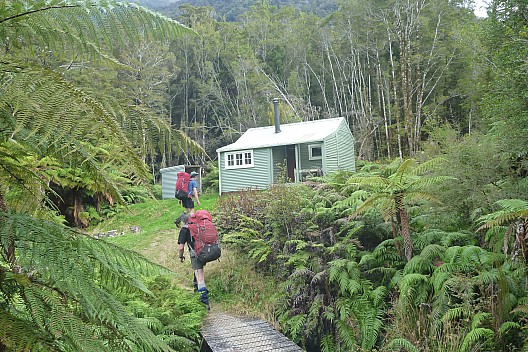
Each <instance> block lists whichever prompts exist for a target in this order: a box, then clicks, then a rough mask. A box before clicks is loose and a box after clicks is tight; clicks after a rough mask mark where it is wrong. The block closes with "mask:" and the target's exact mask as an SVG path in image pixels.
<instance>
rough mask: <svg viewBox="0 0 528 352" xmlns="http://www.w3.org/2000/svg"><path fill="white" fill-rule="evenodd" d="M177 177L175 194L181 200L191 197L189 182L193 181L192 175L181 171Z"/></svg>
mask: <svg viewBox="0 0 528 352" xmlns="http://www.w3.org/2000/svg"><path fill="white" fill-rule="evenodd" d="M177 176H178V178H177V179H176V194H175V195H174V196H175V197H176V198H178V199H179V200H184V199H187V198H189V182H190V181H191V175H189V174H188V173H186V172H185V171H180V172H178V174H177Z"/></svg>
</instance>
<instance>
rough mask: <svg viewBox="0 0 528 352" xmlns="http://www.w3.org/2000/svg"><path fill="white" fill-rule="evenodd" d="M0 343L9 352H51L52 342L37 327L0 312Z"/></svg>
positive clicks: (7, 313) (3, 311) (2, 311)
mask: <svg viewBox="0 0 528 352" xmlns="http://www.w3.org/2000/svg"><path fill="white" fill-rule="evenodd" d="M0 313H1V314H0V343H2V344H3V345H4V346H5V347H6V348H7V349H8V350H10V351H42V352H44V351H50V352H51V351H53V350H54V349H53V347H52V340H51V339H47V338H46V336H45V334H43V333H41V332H39V329H38V327H37V326H35V325H34V324H32V323H31V322H29V321H26V320H24V319H19V318H17V317H16V316H14V315H12V314H10V313H9V312H7V311H5V310H3V309H2V310H0Z"/></svg>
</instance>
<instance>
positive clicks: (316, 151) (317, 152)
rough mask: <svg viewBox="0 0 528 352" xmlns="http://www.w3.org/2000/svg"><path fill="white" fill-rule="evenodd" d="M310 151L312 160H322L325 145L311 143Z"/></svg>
mask: <svg viewBox="0 0 528 352" xmlns="http://www.w3.org/2000/svg"><path fill="white" fill-rule="evenodd" d="M308 151H309V152H310V160H320V159H322V158H323V145H322V144H312V145H309V146H308Z"/></svg>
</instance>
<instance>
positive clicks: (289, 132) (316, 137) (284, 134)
mask: <svg viewBox="0 0 528 352" xmlns="http://www.w3.org/2000/svg"><path fill="white" fill-rule="evenodd" d="M343 120H344V117H337V118H332V119H324V120H316V121H307V122H297V123H289V124H285V125H281V126H280V130H281V132H279V133H275V126H267V127H257V128H250V129H248V130H247V131H246V132H245V133H244V134H243V135H242V136H241V137H240V138H239V139H238V140H237V141H236V142H235V143H232V144H229V145H226V146H224V147H222V148H218V149H217V150H216V151H217V152H226V151H232V150H243V149H254V148H265V147H273V146H278V145H288V144H299V143H309V142H317V141H322V140H323V139H325V138H326V137H328V136H329V135H331V134H332V133H335V132H336V131H337V129H338V128H339V125H340V124H341V122H342V121H343Z"/></svg>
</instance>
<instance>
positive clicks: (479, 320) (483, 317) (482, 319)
mask: <svg viewBox="0 0 528 352" xmlns="http://www.w3.org/2000/svg"><path fill="white" fill-rule="evenodd" d="M492 318H493V317H492V315H491V313H487V312H478V313H476V314H475V315H474V316H473V319H471V329H476V328H479V327H482V325H484V323H490V322H491V320H492Z"/></svg>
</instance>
